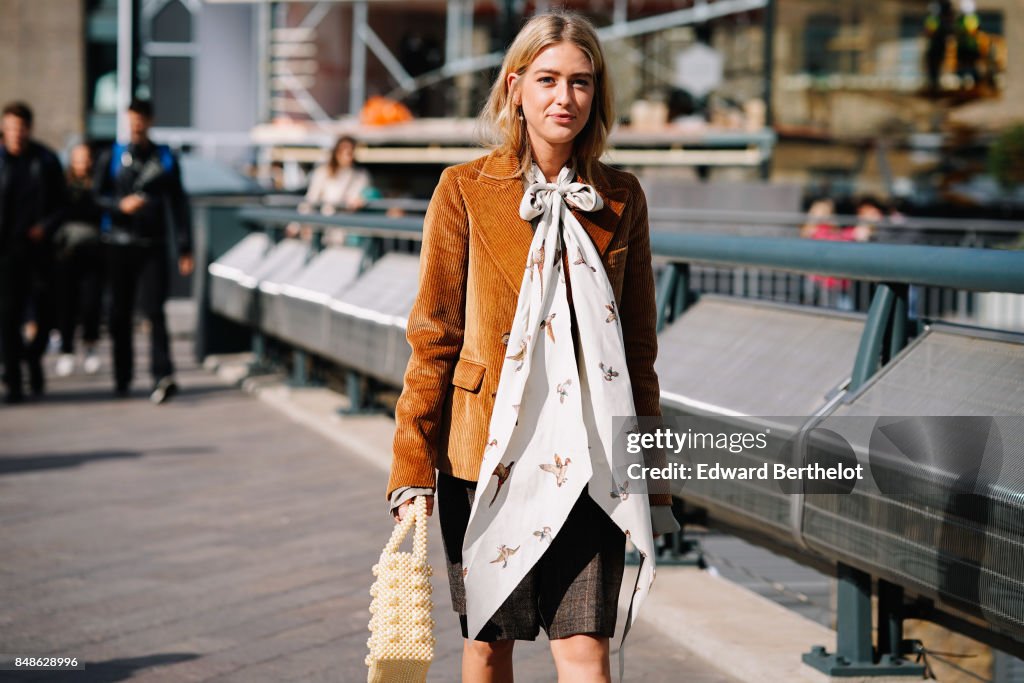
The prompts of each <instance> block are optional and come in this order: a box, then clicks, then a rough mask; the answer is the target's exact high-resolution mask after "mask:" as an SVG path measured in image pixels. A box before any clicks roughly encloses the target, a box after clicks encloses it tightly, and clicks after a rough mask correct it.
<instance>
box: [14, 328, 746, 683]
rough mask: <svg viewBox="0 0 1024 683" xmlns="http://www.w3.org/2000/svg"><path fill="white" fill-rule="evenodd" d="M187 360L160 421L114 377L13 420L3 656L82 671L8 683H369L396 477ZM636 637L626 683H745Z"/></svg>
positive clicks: (444, 612) (450, 676) (662, 641)
mask: <svg viewBox="0 0 1024 683" xmlns="http://www.w3.org/2000/svg"><path fill="white" fill-rule="evenodd" d="M143 357H144V356H143ZM190 357H191V353H190V348H189V347H188V345H183V344H181V343H179V344H178V347H177V349H176V358H177V360H178V362H179V364H180V368H179V379H180V382H181V385H182V388H183V391H182V393H181V394H180V395H179V396H178V397H177V398H176V399H175V400H174V401H173V402H171V403H169V404H167V405H164V406H160V407H157V406H153V405H152V404H150V403H149V401H147V400H146V399H145V393H144V391H143V390H142V389H141V388H140V390H139V392H138V393H137V395H136V396H135V397H133V398H131V399H126V400H115V399H114V398H113V397H112V393H111V390H110V380H109V377H107V376H99V377H93V378H87V377H72V378H66V379H54V380H51V381H50V393H49V395H48V396H47V397H46V398H45V399H44V400H43V401H42V402H40V403H29V404H25V405H22V406H16V407H13V408H9V407H0V549H2V560H0V605H2V609H0V654H8V655H35V656H39V655H53V656H76V657H79V658H80V659H81V660H83V661H84V662H85V663H86V669H85V671H73V672H61V673H50V674H18V677H17V678H15V677H14V674H11V673H10V672H0V680H3V681H6V680H41V681H65V680H67V681H76V682H79V681H80V682H83V683H84V682H89V683H100V682H112V681H126V680H132V681H152V682H154V683H155V682H157V681H168V682H170V681H174V682H184V681H217V682H218V683H221V682H224V683H227V682H229V681H237V682H239V683H242V682H245V683H260V682H264V681H265V682H278V681H287V682H297V681H332V682H335V683H336V682H338V681H362V680H365V669H364V667H363V663H362V660H363V657H364V655H365V648H366V645H365V643H366V637H367V635H368V634H367V631H366V622H367V619H368V613H367V610H366V608H367V606H368V604H369V594H368V589H369V585H370V582H371V579H372V577H371V576H370V572H369V568H370V566H371V565H372V564H373V563H374V562H375V561H376V558H377V555H378V554H379V552H380V548H381V546H382V545H383V543H384V541H385V539H386V537H387V535H388V534H389V530H390V527H391V524H390V522H389V520H388V518H387V517H386V516H385V514H384V510H383V495H382V491H383V488H384V486H385V477H384V475H383V474H382V471H381V469H380V468H374V467H373V466H371V465H369V464H367V463H366V462H365V461H364V460H362V459H360V458H358V457H354V456H352V455H351V454H349V453H346V452H345V451H344V449H340V448H339V447H338V446H337V445H335V444H334V443H333V442H331V441H329V440H327V439H325V438H324V437H322V436H320V435H318V434H317V433H315V432H313V431H311V430H309V429H306V428H304V427H302V426H300V425H298V424H297V423H295V422H293V421H292V420H290V419H288V418H287V417H284V416H283V415H282V414H281V413H280V412H278V411H276V410H274V409H273V408H271V407H270V406H268V405H267V404H265V403H263V402H261V401H258V400H255V399H253V398H252V397H250V396H248V395H246V394H244V393H243V392H241V391H239V390H237V389H235V388H233V387H230V386H228V385H226V384H224V383H223V382H222V381H220V380H219V379H217V378H216V377H214V376H213V375H211V374H209V373H206V372H204V371H203V370H201V369H200V368H198V367H196V365H195V364H194V363H191V362H189V361H190ZM51 362H52V359H51ZM143 366H145V363H143ZM138 384H140V385H148V382H142V381H140V382H138ZM380 457H381V458H389V457H390V456H389V454H388V453H387V452H386V451H382V452H381V454H380ZM433 523H434V525H435V526H434V527H433V529H432V530H431V534H432V535H431V543H430V551H431V555H432V558H431V561H432V562H433V563H434V565H435V567H438V568H440V567H443V557H442V555H441V548H440V544H439V543H438V542H437V539H438V538H439V536H438V529H437V528H436V520H434V522H433ZM434 591H435V603H436V605H437V607H436V609H435V618H436V619H437V621H438V623H439V627H438V630H437V637H438V648H437V660H436V662H435V664H434V666H433V667H432V669H431V677H430V680H431V681H457V680H458V657H459V649H460V648H461V643H460V639H459V637H458V635H457V622H456V620H455V619H454V617H453V616H452V615H451V612H450V604H449V601H448V596H447V585H446V583H445V581H444V579H443V574H441V575H440V576H439V578H438V579H437V580H435V582H434ZM631 638H632V641H631V645H630V648H629V652H630V657H629V667H628V675H627V680H646V681H652V682H656V681H676V680H685V681H688V682H689V683H728V682H729V681H731V680H732V679H730V678H729V677H728V676H726V675H724V674H722V673H719V672H717V671H715V670H714V669H712V668H710V667H709V666H708V665H707V664H705V663H703V662H702V661H700V660H698V659H696V658H694V657H693V656H692V655H690V654H689V653H687V652H685V651H682V650H681V649H680V648H679V647H678V646H677V645H676V644H675V643H674V642H672V641H671V640H668V639H666V638H665V637H664V636H662V635H661V634H660V632H658V631H656V630H655V629H654V628H652V627H649V626H646V625H643V624H641V625H640V627H639V628H638V629H636V631H635V632H634V635H633V636H631ZM552 672H553V665H552V663H551V659H550V655H549V654H548V649H547V645H546V642H544V641H543V640H541V641H539V642H538V643H536V644H524V645H523V646H522V647H520V648H519V649H518V652H517V678H518V680H521V681H528V682H533V681H551V680H554V676H553V673H552Z"/></svg>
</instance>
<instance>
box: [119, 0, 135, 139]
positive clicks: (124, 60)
mask: <svg viewBox="0 0 1024 683" xmlns="http://www.w3.org/2000/svg"><path fill="white" fill-rule="evenodd" d="M134 5H135V0H118V2H117V139H118V142H122V143H126V142H128V120H127V119H126V118H125V116H124V112H125V111H126V110H127V109H128V104H129V103H130V102H131V100H132V94H133V92H132V91H133V88H134V84H135V78H134V76H135V74H134V73H133V71H134V68H135V62H134V59H133V56H134V52H135V30H134V22H135V7H134Z"/></svg>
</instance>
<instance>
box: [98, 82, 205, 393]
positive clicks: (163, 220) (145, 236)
mask: <svg viewBox="0 0 1024 683" xmlns="http://www.w3.org/2000/svg"><path fill="white" fill-rule="evenodd" d="M125 116H127V118H128V128H129V132H130V141H129V143H128V144H116V145H114V147H113V149H111V150H110V151H109V152H107V153H105V154H104V155H102V156H101V157H100V159H99V163H98V164H97V167H96V176H95V181H94V192H95V193H96V197H97V201H98V202H99V204H100V206H101V207H102V208H103V209H104V211H105V214H106V215H105V218H104V222H103V227H102V230H101V239H102V240H103V241H104V242H105V243H106V245H107V246H106V251H107V279H108V282H109V283H110V291H111V310H110V333H111V337H112V339H113V346H114V385H115V391H116V392H117V394H118V395H119V396H127V395H128V393H129V390H130V386H131V382H132V375H133V371H134V351H133V348H132V342H133V340H132V322H133V313H134V308H135V299H136V295H138V297H139V299H140V302H141V308H142V313H143V315H145V317H146V318H147V319H148V320H149V331H150V372H151V374H152V377H153V390H152V392H151V394H150V399H151V400H152V401H153V402H154V403H157V404H160V403H163V402H164V401H166V400H168V399H170V398H171V397H172V396H173V395H174V394H175V393H176V392H177V390H178V385H177V383H176V382H175V379H174V364H173V361H172V359H171V348H170V339H169V337H168V333H167V317H166V315H165V313H164V304H165V303H166V301H167V296H168V290H169V287H170V268H169V262H170V260H171V253H170V252H171V250H172V249H174V248H176V251H177V256H178V270H179V272H181V274H182V275H186V276H187V275H190V274H191V273H192V268H193V261H192V223H191V215H190V213H189V204H188V197H187V196H186V195H185V190H184V188H183V186H182V184H181V169H180V167H179V165H178V160H177V159H176V158H175V156H174V154H173V153H172V152H171V150H170V148H169V147H167V146H166V145H157V144H155V143H154V142H153V141H152V140H150V139H149V129H150V127H151V126H152V124H153V105H152V104H151V103H150V102H149V101H148V100H141V99H135V100H132V102H131V104H130V105H129V107H128V111H127V112H126V114H125ZM172 239H173V242H174V244H173V245H172V244H170V243H169V241H170V240H172Z"/></svg>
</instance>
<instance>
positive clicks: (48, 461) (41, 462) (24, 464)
mask: <svg viewBox="0 0 1024 683" xmlns="http://www.w3.org/2000/svg"><path fill="white" fill-rule="evenodd" d="M214 450H215V449H213V448H207V447H205V446H195V447H187V448H155V449H151V450H148V451H128V450H118V449H112V450H99V451H84V452H82V453H35V454H33V455H13V456H5V457H2V458H0V476H4V475H8V474H20V473H22V472H35V471H38V470H52V469H61V468H67V467H78V466H79V465H84V464H87V463H90V462H95V461H98V460H124V459H127V458H139V457H142V456H144V455H201V454H204V453H212V452H213V451H214Z"/></svg>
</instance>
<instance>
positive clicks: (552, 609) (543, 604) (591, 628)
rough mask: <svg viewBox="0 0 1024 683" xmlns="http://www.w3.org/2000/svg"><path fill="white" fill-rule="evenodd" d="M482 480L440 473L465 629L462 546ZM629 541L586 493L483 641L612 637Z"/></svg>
mask: <svg viewBox="0 0 1024 683" xmlns="http://www.w3.org/2000/svg"><path fill="white" fill-rule="evenodd" d="M475 492H476V482H471V481H466V480H464V479H458V478H456V477H453V476H451V475H449V474H444V473H443V472H442V473H439V474H438V477H437V505H438V516H439V518H440V523H441V537H442V540H443V542H444V551H445V557H446V558H447V560H448V582H449V585H450V587H451V593H452V607H453V608H454V610H455V612H456V613H458V614H459V621H460V622H461V624H462V636H463V637H464V638H468V637H469V636H468V634H467V628H466V590H465V586H464V585H463V583H462V542H463V539H464V538H465V535H466V527H467V526H468V525H469V513H470V510H471V509H472V506H473V496H474V494H475ZM625 549H626V536H625V534H624V533H623V532H622V530H621V529H619V527H618V526H616V525H615V523H614V522H613V521H612V520H611V519H610V518H609V517H608V515H607V514H605V512H604V510H602V509H601V508H600V507H599V506H598V505H597V503H595V502H594V500H593V499H592V498H591V497H590V494H589V493H588V492H587V490H586V489H584V490H583V493H582V494H581V495H580V498H579V500H577V501H576V505H575V506H574V507H573V508H572V510H571V511H570V512H569V516H568V518H567V519H566V522H565V524H564V525H563V526H562V528H561V529H560V530H559V532H558V535H557V536H556V537H555V538H554V540H553V541H552V542H551V545H550V547H549V548H548V549H547V551H545V553H544V554H543V555H542V556H541V558H540V560H538V561H537V564H536V565H534V566H533V568H531V569H530V571H529V572H527V574H526V576H524V577H523V580H522V581H521V582H520V583H519V585H518V586H516V588H515V589H514V590H513V591H512V593H511V594H510V595H509V596H508V598H507V599H506V600H505V602H504V604H502V606H501V607H500V608H498V611H497V612H495V614H494V616H492V617H491V620H490V621H488V622H487V624H486V626H484V628H483V630H482V631H481V632H480V635H479V636H477V638H476V639H477V640H481V641H486V642H494V641H498V640H535V639H536V637H537V634H538V633H539V632H540V629H541V628H543V629H544V631H545V632H546V633H547V635H548V638H550V639H552V640H555V639H557V638H567V637H569V636H572V635H577V634H581V633H589V634H594V635H601V636H606V637H609V638H610V637H612V635H614V633H615V617H616V609H617V606H618V596H619V586H620V585H621V584H622V572H623V565H624V562H625Z"/></svg>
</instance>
